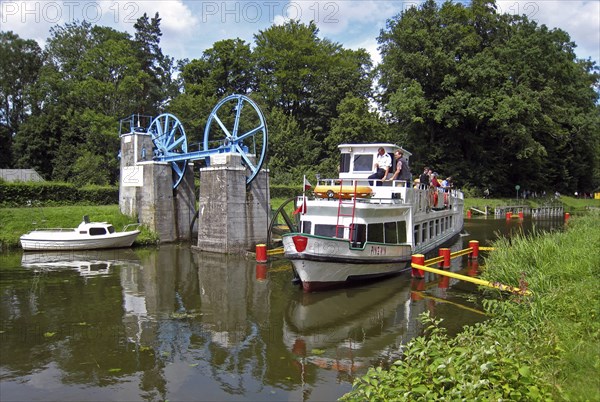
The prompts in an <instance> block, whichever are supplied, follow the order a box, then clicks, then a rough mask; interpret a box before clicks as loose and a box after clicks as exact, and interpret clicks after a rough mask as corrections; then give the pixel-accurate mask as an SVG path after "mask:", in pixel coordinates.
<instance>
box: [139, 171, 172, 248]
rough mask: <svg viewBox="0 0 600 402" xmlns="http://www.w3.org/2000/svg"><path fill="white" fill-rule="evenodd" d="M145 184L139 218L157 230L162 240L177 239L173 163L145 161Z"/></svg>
mask: <svg viewBox="0 0 600 402" xmlns="http://www.w3.org/2000/svg"><path fill="white" fill-rule="evenodd" d="M138 165H141V166H143V169H144V186H143V187H142V193H141V205H140V210H139V215H138V219H139V221H140V222H141V223H143V224H144V225H146V226H148V227H149V228H150V230H152V231H153V232H156V233H157V234H158V237H159V239H160V241H161V242H163V243H169V242H173V241H175V240H177V229H176V220H175V201H174V197H173V178H172V175H171V165H170V164H169V163H166V162H144V163H140V164H138Z"/></svg>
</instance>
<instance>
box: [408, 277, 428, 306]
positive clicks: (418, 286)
mask: <svg viewBox="0 0 600 402" xmlns="http://www.w3.org/2000/svg"><path fill="white" fill-rule="evenodd" d="M424 290H425V281H422V280H419V279H416V278H412V279H411V280H410V301H413V302H416V301H419V300H423V296H422V295H421V292H422V291H424Z"/></svg>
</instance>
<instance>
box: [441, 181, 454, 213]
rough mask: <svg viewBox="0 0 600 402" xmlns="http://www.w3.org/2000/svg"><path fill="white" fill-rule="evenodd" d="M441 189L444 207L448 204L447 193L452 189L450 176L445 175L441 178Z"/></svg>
mask: <svg viewBox="0 0 600 402" xmlns="http://www.w3.org/2000/svg"><path fill="white" fill-rule="evenodd" d="M441 187H442V189H443V190H444V207H445V208H448V206H449V205H448V204H449V202H448V201H449V194H448V193H450V190H451V189H452V176H449V177H446V178H445V179H444V180H442V184H441Z"/></svg>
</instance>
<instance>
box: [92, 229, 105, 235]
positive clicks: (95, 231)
mask: <svg viewBox="0 0 600 402" xmlns="http://www.w3.org/2000/svg"><path fill="white" fill-rule="evenodd" d="M105 234H106V229H104V228H90V236H100V235H105Z"/></svg>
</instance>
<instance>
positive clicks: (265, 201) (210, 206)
mask: <svg viewBox="0 0 600 402" xmlns="http://www.w3.org/2000/svg"><path fill="white" fill-rule="evenodd" d="M219 159H220V160H219V163H214V162H213V159H212V158H211V166H210V167H207V168H203V169H201V170H200V191H199V197H198V201H199V207H198V209H199V211H198V249H199V250H201V251H210V252H217V253H227V254H230V253H241V252H245V251H247V250H253V249H254V248H255V246H256V244H258V243H265V242H266V240H267V230H268V211H269V208H270V206H269V199H270V197H269V186H268V172H265V171H262V172H260V173H259V175H258V176H257V177H256V178H255V180H253V181H252V183H251V184H250V188H249V189H248V190H247V189H246V168H244V167H243V166H242V165H241V156H240V155H237V154H227V156H226V157H225V158H223V155H220V156H219Z"/></svg>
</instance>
